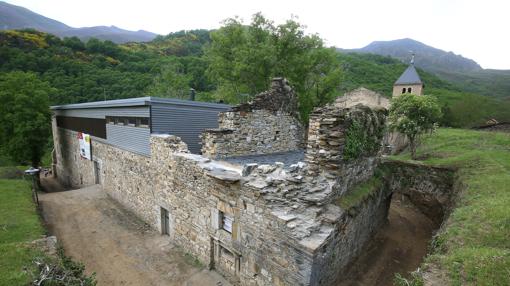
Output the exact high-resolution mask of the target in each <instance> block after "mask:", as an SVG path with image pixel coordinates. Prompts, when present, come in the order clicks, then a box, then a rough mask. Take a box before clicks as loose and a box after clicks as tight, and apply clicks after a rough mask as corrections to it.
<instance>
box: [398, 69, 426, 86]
mask: <svg viewBox="0 0 510 286" xmlns="http://www.w3.org/2000/svg"><path fill="white" fill-rule="evenodd" d="M406 84H423V82H422V81H421V78H420V75H418V72H417V71H416V69H415V68H414V64H410V65H409V67H407V69H406V70H405V71H404V72H403V73H402V75H401V76H400V77H399V78H398V79H397V81H396V82H395V84H394V85H406Z"/></svg>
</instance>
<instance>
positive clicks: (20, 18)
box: [0, 1, 157, 43]
mask: <svg viewBox="0 0 510 286" xmlns="http://www.w3.org/2000/svg"><path fill="white" fill-rule="evenodd" d="M27 28H32V29H36V30H39V31H42V32H47V33H51V34H55V35H57V36H59V37H72V36H76V37H78V38H80V39H81V40H88V39H89V38H97V39H101V40H110V41H112V42H115V43H126V42H149V41H152V40H153V39H154V38H155V37H156V36H157V34H155V33H151V32H148V31H144V30H139V31H129V30H124V29H121V28H118V27H115V26H109V27H108V26H94V27H83V28H73V27H70V26H68V25H66V24H64V23H62V22H59V21H56V20H53V19H50V18H48V17H44V16H42V15H40V14H37V13H35V12H32V11H30V10H28V9H26V8H24V7H20V6H16V5H12V4H9V3H6V2H3V1H0V30H15V29H27Z"/></svg>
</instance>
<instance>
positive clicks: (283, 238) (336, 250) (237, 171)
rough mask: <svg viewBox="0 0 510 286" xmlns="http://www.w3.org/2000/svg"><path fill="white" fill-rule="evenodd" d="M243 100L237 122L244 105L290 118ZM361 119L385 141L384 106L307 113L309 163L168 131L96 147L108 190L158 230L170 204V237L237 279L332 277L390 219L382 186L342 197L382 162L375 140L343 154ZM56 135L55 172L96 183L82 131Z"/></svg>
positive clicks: (294, 281) (320, 280) (307, 281)
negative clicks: (236, 161) (223, 157)
mask: <svg viewBox="0 0 510 286" xmlns="http://www.w3.org/2000/svg"><path fill="white" fill-rule="evenodd" d="M266 95H267V94H266ZM258 104H259V105H262V104H263V103H262V102H259V103H258ZM259 105H254V106H259ZM254 106H252V108H253V107H254ZM245 108H247V107H246V106H244V107H243V109H242V110H237V111H234V113H236V114H234V115H232V116H233V117H235V118H236V119H235V120H241V119H240V114H241V112H245V113H246V114H245V116H251V119H254V117H257V116H260V117H262V115H263V114H265V115H268V113H265V112H269V113H270V115H271V116H274V117H278V116H280V117H279V118H282V117H283V118H288V120H287V119H286V120H283V121H286V122H287V123H288V122H291V120H290V118H294V117H292V115H291V114H290V112H288V110H287V111H285V109H278V110H276V111H275V110H273V111H271V110H269V111H268V110H262V109H252V110H251V111H250V110H245ZM284 111H285V112H287V113H282V112H284ZM273 112H275V113H273ZM286 116H288V117H286ZM266 117H267V116H266ZM235 120H232V121H229V124H230V123H231V122H233V121H235ZM260 120H262V118H260ZM292 120H294V119H292ZM355 120H356V121H357V122H359V123H361V124H362V126H363V127H364V128H363V134H367V135H369V136H368V137H367V138H371V139H373V140H380V139H381V138H380V135H379V132H378V131H377V128H379V127H380V126H382V125H384V112H383V111H380V110H372V109H369V108H366V107H362V106H354V107H351V108H348V109H343V108H340V107H334V106H328V107H326V108H322V109H319V110H316V112H315V113H314V114H313V116H312V117H311V124H310V126H312V125H313V126H314V127H313V128H310V135H309V136H310V137H311V141H310V142H309V145H308V146H309V150H307V163H304V162H299V163H296V164H294V165H290V166H284V164H282V163H275V164H272V165H256V164H247V165H232V164H230V163H227V162H222V161H216V160H211V159H209V158H206V157H204V156H201V155H196V154H191V153H189V152H188V149H187V146H186V144H185V143H183V142H182V141H181V140H180V139H179V138H178V137H175V136H172V135H153V136H151V145H150V146H151V156H150V157H145V156H140V155H137V154H134V153H131V152H128V151H125V150H122V149H119V148H115V147H113V146H110V145H107V144H105V143H103V142H101V141H97V140H93V141H92V154H93V160H96V161H98V162H101V180H100V181H101V184H102V186H103V189H104V191H105V192H106V193H108V194H109V195H110V196H111V197H113V198H114V199H116V200H117V201H119V202H120V203H121V204H122V205H124V206H125V207H126V208H128V209H130V210H131V211H132V212H134V213H135V214H136V215H138V216H139V217H140V218H142V219H143V220H144V221H146V222H147V223H148V224H149V225H151V226H152V227H153V228H155V229H158V230H161V208H164V209H166V210H168V212H169V217H170V222H169V228H170V233H169V239H170V240H172V241H173V242H175V243H177V244H178V245H180V246H182V247H183V248H184V249H185V250H186V251H187V252H189V253H191V254H193V255H194V256H196V257H197V258H198V259H199V260H200V261H201V262H202V263H203V264H204V265H208V266H209V267H211V268H214V269H216V270H217V271H219V272H220V273H222V274H223V275H224V276H226V277H227V278H229V279H230V280H231V281H232V282H234V283H240V284H242V285H327V284H328V283H330V282H331V281H333V280H334V279H335V278H336V277H338V276H339V275H341V273H342V270H343V269H344V267H345V266H346V265H347V264H348V262H349V261H351V260H352V259H353V258H354V257H356V256H357V255H358V253H359V251H360V250H361V247H362V246H363V245H364V244H365V243H366V242H367V241H368V239H370V237H371V236H372V234H373V232H374V231H375V230H376V229H377V228H379V227H380V225H381V224H382V223H384V220H385V218H386V212H387V208H388V202H389V196H388V193H386V192H385V191H384V190H382V189H380V190H379V189H378V190H374V193H373V195H371V196H368V197H367V198H365V199H364V200H363V201H360V202H359V204H357V205H356V207H355V209H354V211H353V209H342V207H341V206H340V205H339V204H338V203H337V202H338V201H339V200H342V197H343V196H344V195H346V194H347V193H348V191H349V190H350V189H352V188H353V186H355V185H357V184H360V183H363V182H364V181H365V180H367V179H368V178H370V177H371V176H372V175H373V172H374V169H375V168H376V167H377V166H378V162H379V161H378V159H377V156H378V155H379V154H380V152H379V148H371V149H370V150H368V149H367V150H362V151H363V152H360V153H359V154H358V155H359V156H357V157H356V158H350V159H349V160H345V158H344V157H343V151H344V149H345V146H346V144H348V142H347V141H346V140H345V138H346V137H347V133H346V132H347V131H348V130H350V129H349V128H350V126H351V124H352V122H354V121H355ZM227 121H228V120H227ZM251 122H253V121H252V120H248V121H245V122H244V124H250V123H251ZM287 123H285V124H287ZM225 124H227V123H225ZM275 124H280V123H275ZM278 126H279V125H278ZM230 127H232V126H230ZM243 128H249V127H245V126H244V125H239V126H238V127H237V129H234V131H232V132H233V133H235V132H239V131H240V130H242V129H243ZM289 129H290V128H289ZM249 132H256V130H253V129H252V130H251V131H249ZM296 134H297V133H296ZM54 136H55V142H57V143H58V144H59V145H58V146H57V144H56V149H55V150H56V157H57V158H58V161H57V168H58V169H59V172H58V173H59V174H58V175H59V178H60V179H64V180H65V179H66V176H69V177H71V178H72V180H75V179H77V178H80V176H81V177H83V178H85V179H84V180H83V181H79V180H78V181H75V182H76V183H77V184H78V185H81V184H90V183H93V181H91V178H92V177H91V176H93V174H94V170H93V163H92V162H91V161H87V160H84V161H83V160H81V159H80V158H77V157H76V156H75V155H76V154H78V148H77V146H74V145H76V144H78V143H77V142H78V140H76V139H75V137H76V132H72V131H67V130H63V129H58V128H55V130H54ZM376 143H377V142H376ZM73 144H74V145H73ZM293 144H296V142H293ZM378 144H379V145H377V144H376V145H374V146H376V147H377V146H380V142H378ZM64 146H65V147H64ZM74 147H76V148H74ZM325 154H327V156H326V155H325ZM65 158H67V159H65ZM68 174H69V175H68ZM60 175H62V176H60ZM225 216H227V217H230V218H232V228H231V232H228V231H227V230H225V229H224V228H223V226H222V221H223V220H222V217H225Z"/></svg>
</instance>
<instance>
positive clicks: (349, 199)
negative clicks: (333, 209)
mask: <svg viewBox="0 0 510 286" xmlns="http://www.w3.org/2000/svg"><path fill="white" fill-rule="evenodd" d="M381 185H382V181H381V179H380V178H379V177H378V176H373V177H372V178H370V179H369V180H368V181H366V182H363V183H361V184H359V185H357V186H356V187H355V188H353V189H352V190H351V191H349V192H348V193H347V194H345V195H343V196H341V197H340V198H338V199H336V200H335V204H336V205H338V206H340V207H341V208H343V209H344V210H348V209H350V208H352V207H355V206H357V205H358V204H359V203H361V202H362V201H364V200H365V199H366V198H368V197H369V196H370V195H372V194H373V193H374V192H375V191H377V190H378V189H379V188H380V187H381Z"/></svg>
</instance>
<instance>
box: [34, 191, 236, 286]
mask: <svg viewBox="0 0 510 286" xmlns="http://www.w3.org/2000/svg"><path fill="white" fill-rule="evenodd" d="M43 183H45V182H43ZM46 183H48V182H46ZM47 186H49V187H51V184H47ZM39 200H40V202H41V206H42V212H43V217H44V219H45V221H46V223H47V225H48V228H49V231H50V232H51V233H52V234H54V235H56V236H57V238H58V240H59V241H60V242H61V243H62V244H63V246H64V250H65V252H66V254H67V255H69V256H71V257H73V258H74V259H76V260H77V261H81V262H83V263H84V264H85V267H86V271H87V272H88V273H89V274H90V273H92V272H96V273H97V280H98V282H99V283H98V285H158V286H159V285H189V286H193V285H211V286H212V285H215V286H217V285H229V283H228V282H227V281H225V280H224V279H223V278H222V277H221V276H220V275H218V274H217V273H216V272H212V271H208V270H205V269H204V267H201V266H200V265H197V264H196V263H194V262H193V259H192V258H191V257H189V256H186V255H185V254H184V252H183V251H182V250H181V249H179V248H178V247H176V246H175V245H173V244H171V243H170V241H169V239H168V238H166V237H164V236H161V235H160V234H158V233H156V232H154V231H152V230H150V229H149V228H148V227H147V226H146V225H145V224H144V223H143V222H141V221H140V220H139V219H137V218H136V217H135V216H134V215H133V214H131V213H129V212H127V211H125V210H124V209H123V208H122V207H120V206H119V205H118V204H117V203H115V202H114V201H113V200H112V199H110V198H108V197H107V196H106V195H105V193H104V192H103V191H102V190H100V188H99V187H98V186H91V187H87V188H83V189H78V190H72V191H64V192H53V193H45V194H41V195H40V197H39ZM220 283H221V284H220Z"/></svg>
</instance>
